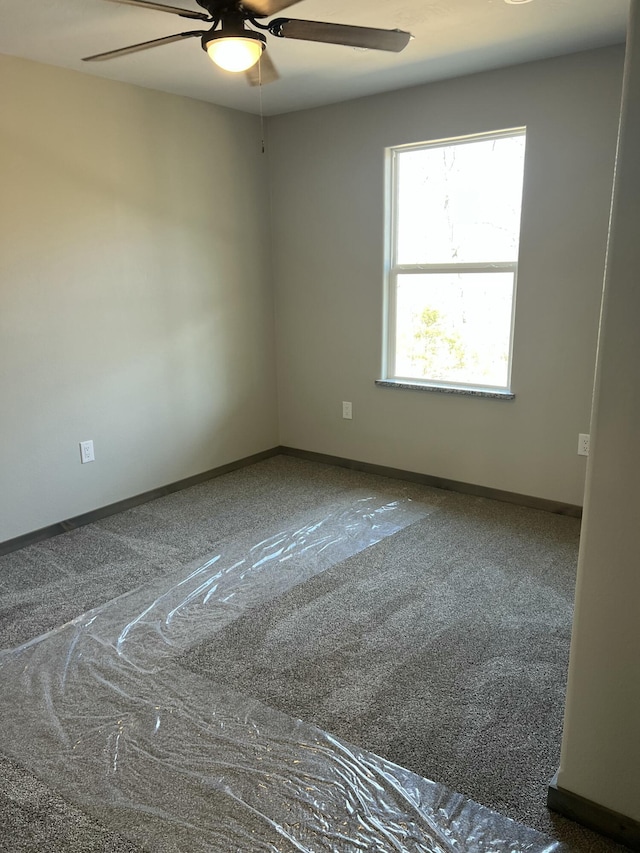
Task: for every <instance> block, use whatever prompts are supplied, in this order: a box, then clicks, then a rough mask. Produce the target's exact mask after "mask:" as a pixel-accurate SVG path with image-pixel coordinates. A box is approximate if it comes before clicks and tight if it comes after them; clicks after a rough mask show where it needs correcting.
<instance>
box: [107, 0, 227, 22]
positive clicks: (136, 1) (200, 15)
mask: <svg viewBox="0 0 640 853" xmlns="http://www.w3.org/2000/svg"><path fill="white" fill-rule="evenodd" d="M109 2H111V3H122V4H124V5H125V6H138V7H140V8H142V9H156V10H157V11H158V12H170V13H171V14H172V15H180V17H181V18H194V19H195V20H197V21H211V20H213V19H212V18H211V17H210V16H209V15H205V13H204V12H192V11H191V10H190V9H181V8H180V7H179V6H166V5H165V4H164V3H151V2H149V0H109Z"/></svg>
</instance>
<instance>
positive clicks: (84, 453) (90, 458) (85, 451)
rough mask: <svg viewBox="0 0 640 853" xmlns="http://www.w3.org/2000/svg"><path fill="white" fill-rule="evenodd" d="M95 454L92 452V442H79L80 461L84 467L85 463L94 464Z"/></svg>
mask: <svg viewBox="0 0 640 853" xmlns="http://www.w3.org/2000/svg"><path fill="white" fill-rule="evenodd" d="M95 459H96V457H95V453H94V452H93V441H91V440H89V441H81V442H80V461H81V462H82V464H83V465H84V464H85V462H95Z"/></svg>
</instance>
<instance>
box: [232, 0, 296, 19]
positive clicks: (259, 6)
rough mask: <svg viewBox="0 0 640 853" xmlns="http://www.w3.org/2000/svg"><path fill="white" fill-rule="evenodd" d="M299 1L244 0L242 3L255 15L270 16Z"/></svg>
mask: <svg viewBox="0 0 640 853" xmlns="http://www.w3.org/2000/svg"><path fill="white" fill-rule="evenodd" d="M299 2H300V0H242V5H243V6H244V8H245V9H247V10H248V11H249V12H252V13H253V14H254V15H257V16H259V17H264V18H268V17H269V16H271V15H275V14H277V13H278V12H281V11H282V10H283V9H288V8H289V6H293V5H294V4H295V3H299Z"/></svg>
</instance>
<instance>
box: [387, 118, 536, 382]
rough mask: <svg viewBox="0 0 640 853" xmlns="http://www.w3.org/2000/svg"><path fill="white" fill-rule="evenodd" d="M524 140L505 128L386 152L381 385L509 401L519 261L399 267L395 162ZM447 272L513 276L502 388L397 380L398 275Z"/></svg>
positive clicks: (516, 131)
mask: <svg viewBox="0 0 640 853" xmlns="http://www.w3.org/2000/svg"><path fill="white" fill-rule="evenodd" d="M513 136H525V137H526V127H515V128H508V129H505V130H497V131H490V132H487V133H474V134H469V135H468V136H459V137H453V138H451V139H437V140H432V141H429V142H418V143H411V144H408V145H395V146H392V147H389V148H387V149H386V170H385V171H386V193H385V214H386V215H385V232H386V236H385V247H386V248H385V262H384V268H385V281H384V313H383V348H382V350H383V352H382V376H383V380H382V381H381V383H380V384H387V385H398V386H411V387H413V388H424V389H425V390H446V391H454V392H455V391H456V390H457V391H460V393H473V394H478V395H480V396H485V395H486V396H495V397H500V396H505V397H508V398H512V397H513V396H514V395H513V393H512V390H511V368H512V361H513V332H514V326H515V308H516V292H517V279H518V261H517V260H516V261H513V262H511V261H509V262H484V263H459V264H456V263H448V264H399V263H397V257H398V240H397V237H398V234H397V218H398V193H399V187H398V180H397V162H398V154H400V153H403V152H406V151H416V150H424V149H427V148H438V147H444V146H447V147H449V146H452V145H458V144H466V143H469V142H475V141H485V140H488V139H501V138H504V137H513ZM450 272H456V273H458V272H470V273H487V272H512V273H513V295H512V301H511V326H510V330H509V353H508V364H507V382H506V384H505V385H479V384H475V383H472V382H468V383H462V382H452V381H440V380H437V379H423V378H415V377H408V376H399V375H397V373H396V369H395V360H396V295H397V282H398V276H399V275H424V274H425V273H427V274H428V273H434V274H436V273H450Z"/></svg>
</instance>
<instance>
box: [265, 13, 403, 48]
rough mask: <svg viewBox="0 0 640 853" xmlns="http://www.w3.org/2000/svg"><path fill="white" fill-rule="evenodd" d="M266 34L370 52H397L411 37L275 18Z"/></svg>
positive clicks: (389, 31)
mask: <svg viewBox="0 0 640 853" xmlns="http://www.w3.org/2000/svg"><path fill="white" fill-rule="evenodd" d="M269 32H270V33H271V34H272V35H274V36H279V37H280V38H285V39H301V40H302V41H321V42H328V43H329V44H344V45H347V46H349V47H363V48H368V49H370V50H390V51H393V52H395V53H399V52H400V51H401V50H404V48H405V47H406V46H407V45H408V44H409V41H410V40H411V39H412V38H413V36H412V35H411V33H406V32H404V31H403V30H379V29H375V28H374V27H352V26H349V25H348V24H328V23H324V22H322V21H300V20H296V19H294V18H277V19H276V20H275V21H271V23H270V24H269Z"/></svg>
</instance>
